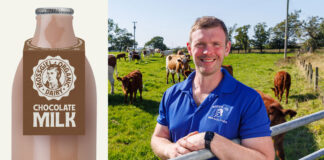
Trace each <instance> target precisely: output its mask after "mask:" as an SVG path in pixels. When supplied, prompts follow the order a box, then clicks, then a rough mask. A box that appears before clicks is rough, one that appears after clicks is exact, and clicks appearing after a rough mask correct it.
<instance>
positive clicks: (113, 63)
mask: <svg viewBox="0 0 324 160" xmlns="http://www.w3.org/2000/svg"><path fill="white" fill-rule="evenodd" d="M114 71H116V76H118V73H117V59H116V57H115V55H113V54H108V79H109V82H110V85H111V90H110V93H111V94H114V83H115V80H114V75H113V74H114Z"/></svg>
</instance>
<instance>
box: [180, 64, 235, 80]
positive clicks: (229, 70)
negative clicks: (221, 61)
mask: <svg viewBox="0 0 324 160" xmlns="http://www.w3.org/2000/svg"><path fill="white" fill-rule="evenodd" d="M222 67H223V68H224V69H226V70H227V72H228V73H229V74H230V75H232V76H233V67H232V66H231V65H222ZM194 70H195V69H191V70H186V71H184V76H185V78H188V76H189V74H190V73H191V72H192V71H194Z"/></svg>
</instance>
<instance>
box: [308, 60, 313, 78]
mask: <svg viewBox="0 0 324 160" xmlns="http://www.w3.org/2000/svg"><path fill="white" fill-rule="evenodd" d="M308 68H309V83H312V79H313V67H312V64H311V63H309V66H308Z"/></svg>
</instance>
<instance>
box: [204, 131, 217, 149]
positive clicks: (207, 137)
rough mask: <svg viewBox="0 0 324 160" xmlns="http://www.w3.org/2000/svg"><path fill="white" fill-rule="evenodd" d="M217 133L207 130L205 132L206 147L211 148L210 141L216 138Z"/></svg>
mask: <svg viewBox="0 0 324 160" xmlns="http://www.w3.org/2000/svg"><path fill="white" fill-rule="evenodd" d="M214 135H215V133H214V132H211V131H207V132H206V133H205V148H206V149H209V150H210V143H211V141H212V140H213V138H214Z"/></svg>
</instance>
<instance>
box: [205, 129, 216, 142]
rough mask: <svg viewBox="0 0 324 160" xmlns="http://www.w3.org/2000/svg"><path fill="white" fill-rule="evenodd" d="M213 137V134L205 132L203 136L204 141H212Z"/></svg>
mask: <svg viewBox="0 0 324 160" xmlns="http://www.w3.org/2000/svg"><path fill="white" fill-rule="evenodd" d="M213 137H214V132H209V131H208V132H206V134H205V140H209V141H210V140H212V139H213Z"/></svg>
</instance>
